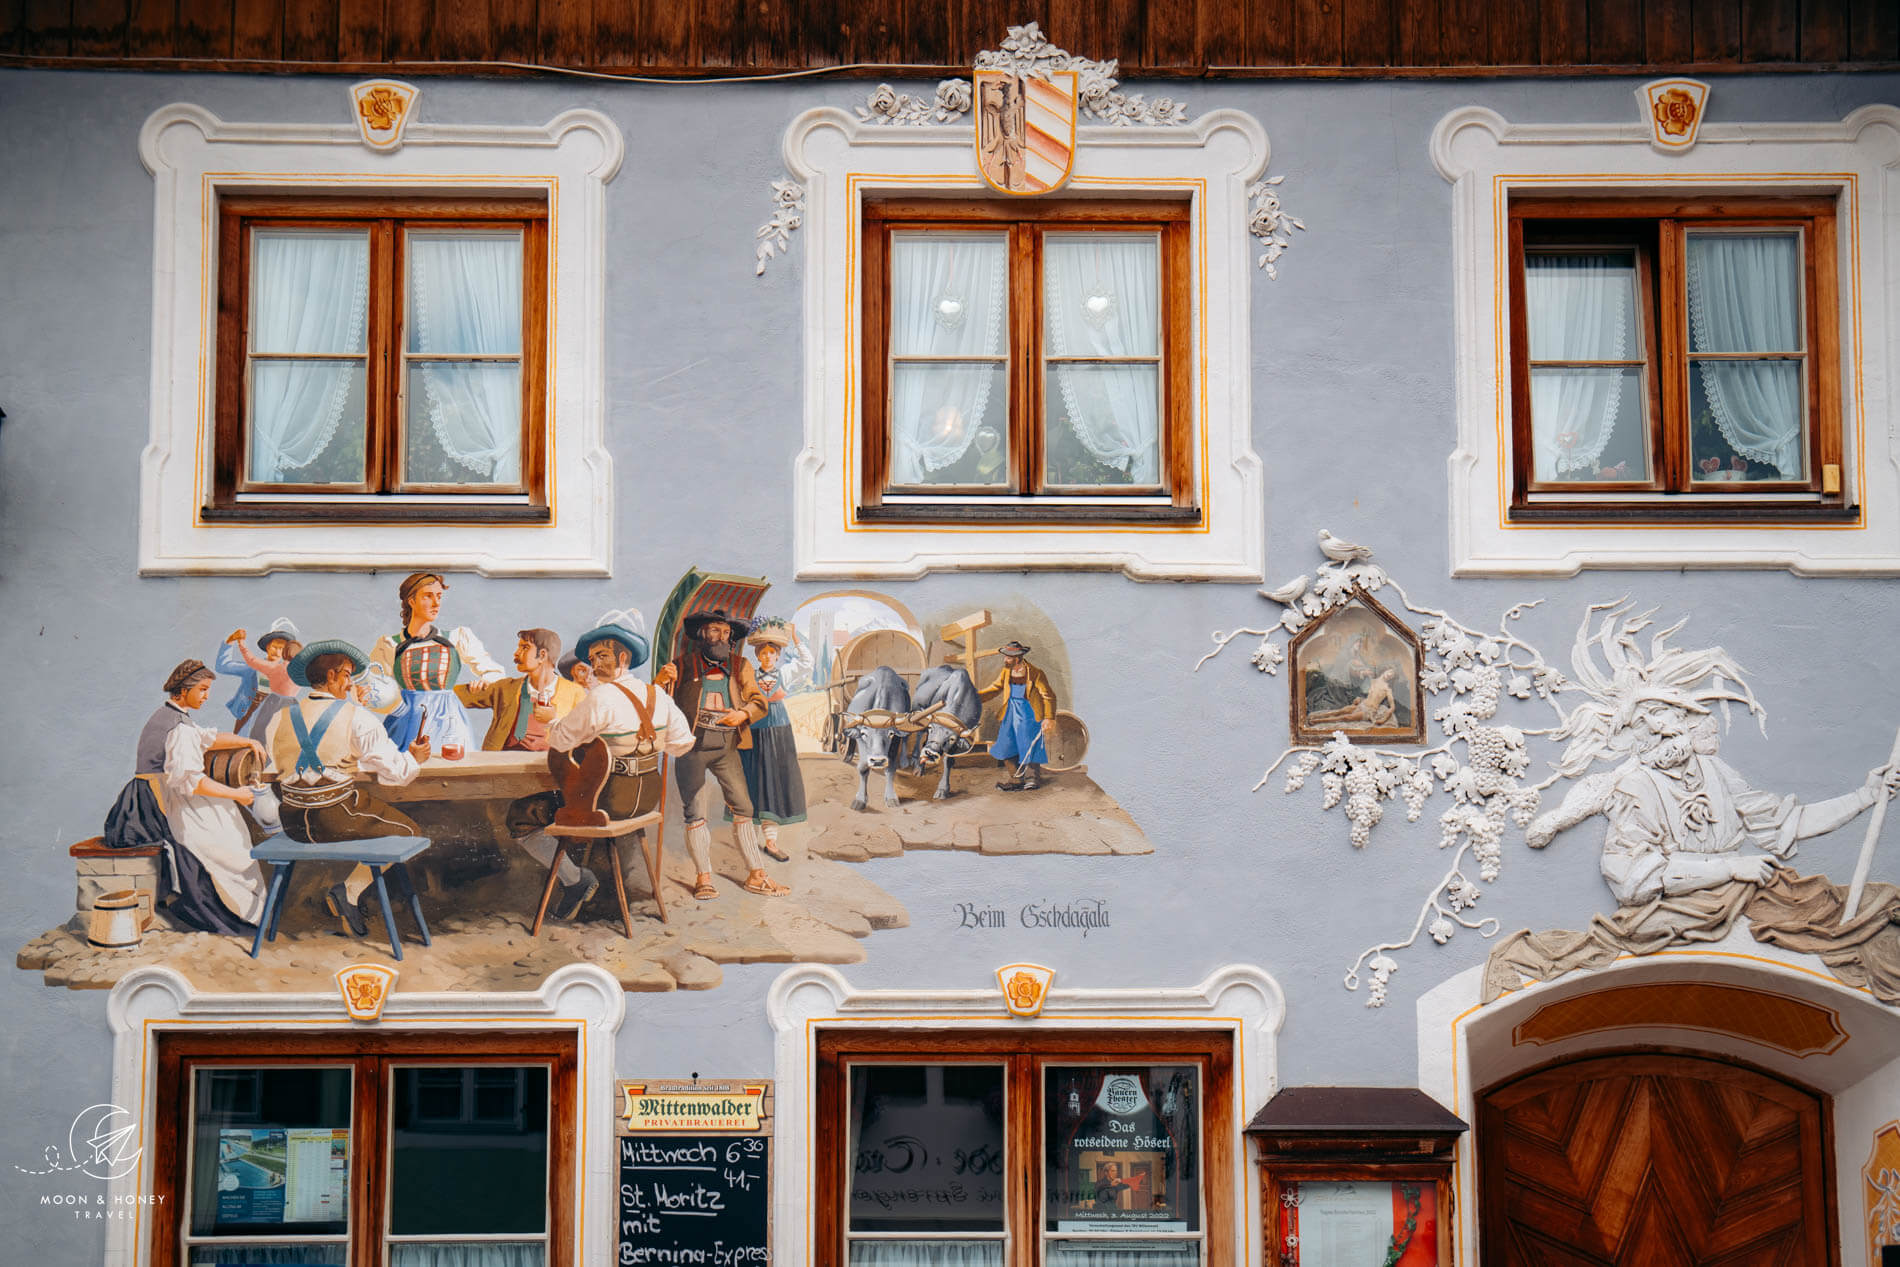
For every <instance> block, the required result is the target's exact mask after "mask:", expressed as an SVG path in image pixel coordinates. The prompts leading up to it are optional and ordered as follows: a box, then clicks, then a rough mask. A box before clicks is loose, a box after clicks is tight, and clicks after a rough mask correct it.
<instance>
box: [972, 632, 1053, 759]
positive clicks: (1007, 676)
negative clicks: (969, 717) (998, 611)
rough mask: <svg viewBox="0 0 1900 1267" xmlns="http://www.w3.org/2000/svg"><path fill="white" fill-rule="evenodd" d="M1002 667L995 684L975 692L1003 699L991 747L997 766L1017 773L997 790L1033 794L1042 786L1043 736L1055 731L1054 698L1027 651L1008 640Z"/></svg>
mask: <svg viewBox="0 0 1900 1267" xmlns="http://www.w3.org/2000/svg"><path fill="white" fill-rule="evenodd" d="M999 654H1001V655H1002V657H1003V667H1002V668H1000V669H998V670H997V671H996V680H995V681H993V682H991V683H990V684H989V685H988V686H986V687H984V688H983V689H982V690H981V691H979V692H978V695H979V696H981V697H982V698H983V699H986V700H987V699H989V698H990V697H991V696H993V695H1001V696H1004V697H1005V698H1006V700H1007V702H1006V703H1005V704H1004V705H1003V720H1002V725H1001V727H1000V728H999V729H998V730H997V732H996V741H995V742H994V743H992V744H991V745H990V755H991V756H993V757H995V758H996V762H997V764H998V765H1002V766H1008V765H1009V764H1011V763H1012V762H1014V763H1015V766H1016V770H1015V773H1014V774H1012V775H1011V776H1010V777H1009V778H1007V779H1004V780H1003V781H1002V782H1000V783H998V784H997V785H996V786H997V787H999V788H1001V789H1002V790H1003V791H1005V792H1020V791H1033V790H1034V789H1036V788H1039V787H1041V786H1042V767H1043V765H1044V764H1045V763H1046V762H1047V761H1048V760H1049V750H1048V747H1047V746H1046V745H1045V744H1044V743H1043V736H1044V735H1046V734H1048V733H1049V732H1050V731H1052V730H1053V729H1054V728H1055V717H1056V694H1055V692H1054V691H1053V690H1052V689H1050V686H1049V675H1048V674H1046V673H1044V672H1043V671H1042V670H1041V669H1039V668H1037V667H1036V666H1035V665H1033V664H1031V663H1030V662H1029V659H1028V657H1029V648H1028V647H1026V646H1024V645H1023V644H1022V643H1020V642H1017V641H1015V640H1013V639H1012V640H1011V641H1009V642H1007V643H1005V644H1004V645H1003V646H1002V647H1001V648H999Z"/></svg>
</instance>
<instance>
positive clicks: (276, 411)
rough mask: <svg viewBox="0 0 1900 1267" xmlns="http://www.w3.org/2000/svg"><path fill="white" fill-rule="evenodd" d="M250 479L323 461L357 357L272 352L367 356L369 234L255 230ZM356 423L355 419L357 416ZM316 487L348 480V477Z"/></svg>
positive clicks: (274, 478) (359, 368) (358, 382)
mask: <svg viewBox="0 0 1900 1267" xmlns="http://www.w3.org/2000/svg"><path fill="white" fill-rule="evenodd" d="M251 276H252V294H253V298H252V301H251V355H252V358H253V359H252V362H251V383H250V397H251V454H250V477H251V478H252V479H254V480H258V481H260V482H263V483H276V482H280V481H282V480H283V479H284V478H285V474H286V472H291V471H297V470H299V469H300V468H303V467H307V466H309V465H310V464H311V463H313V462H315V461H316V460H317V459H318V458H319V457H320V456H322V455H323V453H324V452H325V450H327V449H328V448H329V447H330V442H331V440H333V439H334V438H335V436H336V433H337V428H338V427H339V426H341V425H342V422H343V410H344V406H345V405H346V404H348V402H349V399H350V396H351V394H352V389H355V390H356V391H357V392H359V393H360V390H361V387H362V383H363V376H364V362H363V361H362V360H334V361H332V360H282V359H271V358H272V354H273V353H276V354H282V353H293V354H298V355H300V356H307V355H310V354H312V353H324V354H330V355H336V354H348V353H354V354H357V355H358V356H360V355H361V354H363V353H364V352H365V351H366V344H365V342H364V337H365V322H366V315H367V312H368V306H369V237H368V235H367V234H365V233H309V232H303V233H290V232H280V233H271V232H260V233H257V234H256V235H255V236H254V237H253V239H252V257H251ZM357 422H358V423H359V424H360V422H361V419H360V417H359V418H358V419H357ZM326 474H327V475H328V476H329V478H328V479H327V480H324V481H322V482H337V483H352V482H355V481H356V480H359V479H361V478H362V475H363V472H362V468H361V466H360V465H359V466H358V467H357V468H356V469H355V470H354V471H331V472H326Z"/></svg>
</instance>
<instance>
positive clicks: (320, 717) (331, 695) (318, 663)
mask: <svg viewBox="0 0 1900 1267" xmlns="http://www.w3.org/2000/svg"><path fill="white" fill-rule="evenodd" d="M368 668H369V657H367V656H365V655H364V654H363V653H362V652H361V651H359V650H357V649H356V648H355V647H353V646H351V645H350V644H349V643H347V642H344V641H343V640H342V639H340V638H326V639H323V640H322V641H319V642H313V643H310V644H309V645H308V646H306V647H304V649H303V650H301V651H299V652H298V653H297V654H296V655H295V656H294V657H292V659H291V661H290V680H291V681H293V682H295V683H296V684H297V685H298V686H304V687H308V688H310V693H309V694H308V695H306V696H304V697H303V698H302V699H300V700H297V701H295V702H294V703H292V704H291V705H290V706H288V707H287V708H285V709H284V710H283V711H282V712H280V713H278V714H277V716H276V717H275V718H273V719H272V721H271V724H270V731H269V733H268V735H267V736H266V738H265V741H264V743H265V747H266V748H267V749H269V752H270V759H271V767H272V768H273V769H274V770H276V772H277V795H278V799H279V801H280V802H281V805H282V809H281V812H282V815H283V822H284V834H285V835H286V836H289V837H290V838H291V839H292V840H297V841H303V842H305V843H313V842H321V843H328V842H330V841H337V840H370V839H373V838H375V837H378V836H420V835H422V829H421V828H420V827H417V826H416V824H415V821H414V820H413V819H411V818H410V817H409V816H408V815H407V814H405V813H403V812H402V811H401V810H399V809H396V808H394V807H393V806H390V805H388V804H385V803H384V802H383V801H382V800H380V799H378V798H377V797H374V796H372V795H370V794H369V793H368V792H366V791H364V790H363V789H362V788H361V787H360V786H358V784H357V779H359V778H363V777H370V778H374V779H375V780H376V781H377V782H379V783H381V784H383V785H384V786H385V787H405V786H407V785H408V784H410V783H413V782H414V781H415V778H416V776H417V775H418V774H420V773H421V772H422V762H424V761H427V760H428V759H429V742H430V741H429V737H428V736H427V735H423V736H421V737H419V738H418V739H416V741H415V742H414V743H412V744H410V745H409V747H408V749H407V750H406V751H405V750H404V749H401V748H398V747H397V746H396V745H395V744H393V743H391V742H390V739H389V735H388V734H387V733H386V732H385V731H384V729H383V721H382V718H380V717H378V716H377V715H376V714H374V713H372V712H370V711H369V710H368V709H367V708H363V707H362V706H360V705H359V704H357V703H356V700H355V691H354V689H353V688H354V679H355V677H356V675H357V674H359V673H362V672H363V671H364V670H366V669H368ZM372 879H373V877H372V876H371V875H370V870H369V868H368V867H367V866H364V865H361V864H358V865H357V866H356V867H355V868H353V869H352V870H351V871H350V874H349V875H348V877H346V878H345V879H344V880H343V882H342V883H340V884H333V885H331V886H330V887H329V889H328V890H327V891H326V892H325V893H324V895H323V904H324V908H325V909H326V910H328V911H329V912H330V914H332V915H334V916H336V917H337V919H339V920H340V921H342V924H343V927H344V928H345V929H346V930H348V932H349V933H350V934H351V935H352V936H356V937H361V936H362V935H363V934H364V932H365V931H367V929H368V927H369V920H368V912H367V911H366V910H365V909H364V908H363V905H362V903H363V899H364V898H365V897H366V896H368V890H369V886H370V883H371V881H372Z"/></svg>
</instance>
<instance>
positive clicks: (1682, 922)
mask: <svg viewBox="0 0 1900 1267" xmlns="http://www.w3.org/2000/svg"><path fill="white" fill-rule="evenodd" d="M1846 906H1847V889H1846V888H1845V887H1843V886H1841V885H1838V884H1833V883H1831V882H1829V880H1828V879H1827V877H1826V876H1818V875H1807V876H1804V875H1797V874H1795V872H1794V871H1792V870H1790V869H1789V868H1787V867H1777V868H1775V871H1774V874H1773V875H1771V876H1770V877H1769V879H1768V882H1767V883H1766V884H1761V885H1755V884H1747V883H1743V882H1742V881H1739V880H1736V881H1730V882H1729V883H1727V884H1723V885H1719V886H1717V887H1715V888H1711V889H1700V890H1697V891H1696V892H1694V893H1688V894H1684V895H1683V896H1681V897H1665V898H1658V899H1657V900H1655V901H1653V902H1650V903H1648V904H1647V905H1644V906H1626V907H1622V908H1619V909H1618V910H1617V911H1616V912H1615V913H1614V914H1612V915H1607V916H1605V915H1598V916H1596V917H1595V918H1594V919H1592V920H1591V922H1590V927H1589V928H1587V929H1584V930H1583V931H1581V932H1572V931H1569V930H1565V929H1551V930H1549V931H1546V932H1541V933H1533V932H1530V931H1529V930H1525V931H1523V932H1519V933H1513V934H1512V935H1511V936H1509V937H1507V938H1505V939H1504V940H1503V941H1502V942H1500V943H1499V944H1498V945H1497V947H1496V948H1494V949H1493V950H1492V951H1491V954H1490V957H1489V958H1488V959H1487V960H1486V962H1485V968H1484V995H1483V998H1484V1002H1486V1003H1489V1002H1491V1001H1492V1000H1493V999H1495V998H1497V997H1498V996H1499V995H1500V994H1503V993H1505V992H1506V991H1508V990H1515V989H1518V988H1520V987H1521V986H1523V985H1527V984H1529V983H1530V982H1532V981H1549V980H1551V979H1553V978H1555V977H1560V976H1562V975H1563V974H1565V973H1567V972H1572V971H1575V970H1576V969H1579V968H1582V969H1597V968H1603V967H1607V966H1608V965H1610V964H1611V963H1614V962H1615V961H1616V960H1617V959H1618V958H1620V957H1621V956H1623V955H1647V954H1652V953H1654V952H1655V951H1658V950H1661V949H1662V948H1663V947H1665V946H1677V945H1682V944H1684V943H1688V942H1713V941H1720V940H1722V938H1723V937H1725V936H1727V935H1728V932H1729V930H1730V929H1731V928H1732V927H1734V926H1735V924H1736V922H1737V921H1738V920H1746V921H1747V922H1748V928H1749V931H1750V932H1751V933H1752V934H1753V935H1754V937H1755V940H1756V941H1763V942H1769V943H1771V944H1773V945H1776V946H1780V947H1782V948H1783V949H1786V950H1796V951H1801V952H1804V953H1806V954H1811V955H1817V956H1819V957H1820V959H1821V960H1822V962H1824V963H1826V964H1827V966H1828V968H1829V969H1830V970H1832V972H1833V973H1834V975H1835V976H1837V977H1839V978H1840V979H1841V980H1842V981H1845V982H1846V983H1847V984H1849V985H1853V986H1860V987H1862V988H1864V989H1866V990H1867V991H1869V992H1870V993H1871V994H1873V996H1874V997H1875V998H1877V999H1879V1000H1880V1001H1881V1002H1883V1003H1893V1004H1900V888H1896V887H1895V886H1893V885H1891V884H1880V883H1875V884H1869V885H1868V886H1867V889H1866V892H1865V893H1863V894H1862V895H1861V904H1860V909H1859V911H1858V913H1857V914H1856V915H1855V916H1854V918H1852V919H1850V920H1847V921H1845V922H1843V921H1842V919H1841V914H1842V912H1843V911H1844V910H1845V909H1846Z"/></svg>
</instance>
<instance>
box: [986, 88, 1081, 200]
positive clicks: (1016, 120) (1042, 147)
mask: <svg viewBox="0 0 1900 1267" xmlns="http://www.w3.org/2000/svg"><path fill="white" fill-rule="evenodd" d="M974 78H975V80H976V166H977V170H978V171H980V172H981V173H982V174H983V179H984V180H985V181H986V182H988V184H989V186H990V188H992V189H994V190H996V191H997V192H999V193H1005V194H1046V193H1048V192H1050V191H1051V190H1055V189H1060V188H1062V186H1063V185H1064V184H1065V183H1066V182H1067V181H1068V179H1069V172H1070V171H1071V170H1072V169H1073V168H1074V166H1075V110H1076V91H1077V89H1076V81H1077V76H1076V72H1074V71H1072V70H1058V71H1049V72H1047V77H1046V78H1045V77H1043V76H1040V75H1022V74H1017V73H1016V72H1015V71H1011V70H978V71H976V72H975V75H974Z"/></svg>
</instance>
